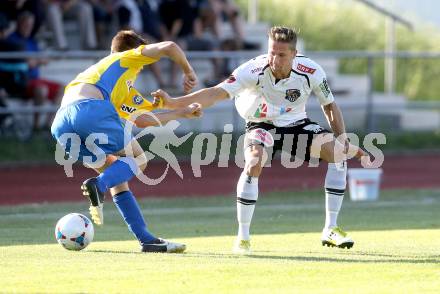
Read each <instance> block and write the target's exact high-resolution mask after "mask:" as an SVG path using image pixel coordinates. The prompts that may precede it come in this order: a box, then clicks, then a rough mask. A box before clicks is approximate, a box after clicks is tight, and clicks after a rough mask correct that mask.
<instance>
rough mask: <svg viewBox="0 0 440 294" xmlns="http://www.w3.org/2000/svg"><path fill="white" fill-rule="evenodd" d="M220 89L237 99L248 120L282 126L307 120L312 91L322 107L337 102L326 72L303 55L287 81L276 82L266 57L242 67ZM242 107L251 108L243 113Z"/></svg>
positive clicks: (295, 62)
mask: <svg viewBox="0 0 440 294" xmlns="http://www.w3.org/2000/svg"><path fill="white" fill-rule="evenodd" d="M219 86H220V87H221V88H222V89H224V90H225V91H226V92H228V93H229V97H231V98H235V99H236V100H237V101H236V105H237V110H239V113H240V114H241V115H242V116H243V113H246V114H245V119H246V120H247V121H254V122H261V121H266V122H267V121H269V122H271V123H273V124H274V125H275V126H278V127H282V126H286V125H288V124H291V123H294V122H296V121H298V120H301V119H304V118H306V117H307V114H306V109H305V106H306V103H307V99H308V98H309V96H310V94H311V93H312V91H313V93H314V94H315V95H316V96H317V97H318V99H319V102H320V104H321V105H327V104H329V103H332V102H333V101H334V97H333V94H332V92H331V90H330V88H329V86H328V83H327V80H326V76H325V72H324V70H323V69H322V68H321V66H319V65H318V64H317V63H316V62H314V61H313V60H311V59H309V58H308V57H305V56H303V55H297V56H296V57H295V59H294V61H293V65H292V71H291V72H290V76H289V77H288V78H286V79H282V80H278V81H276V79H275V77H274V76H273V74H272V72H271V70H270V68H269V61H268V58H267V54H265V55H260V56H258V57H256V58H254V59H251V60H249V61H248V62H246V63H244V64H242V65H241V66H239V67H238V68H237V69H235V70H234V72H233V73H232V75H231V76H230V77H229V78H228V79H227V80H225V81H224V82H222V83H221V84H220V85H219ZM240 105H249V108H248V109H246V111H241V112H240V110H241V109H239V108H240V107H241V106H240ZM251 105H252V106H251Z"/></svg>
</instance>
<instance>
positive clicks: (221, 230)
mask: <svg viewBox="0 0 440 294" xmlns="http://www.w3.org/2000/svg"><path fill="white" fill-rule="evenodd" d="M346 198H347V199H346V201H345V203H344V207H343V210H342V212H341V214H340V217H339V223H340V225H341V226H342V227H343V228H344V229H346V230H347V231H348V232H349V233H350V234H351V236H352V237H353V239H354V240H355V242H356V243H355V246H354V247H353V248H352V249H350V250H346V249H345V250H344V249H336V248H327V247H322V246H321V242H320V231H321V229H322V225H323V222H324V201H323V199H324V197H323V193H322V192H321V191H309V192H278V193H263V195H261V196H260V199H259V202H258V204H257V208H256V212H255V216H254V222H253V226H252V229H251V230H252V233H253V235H252V247H253V252H254V254H253V255H251V256H236V255H233V254H232V253H231V248H232V244H233V241H234V236H235V233H236V220H235V219H236V216H235V199H234V197H232V196H231V197H227V196H218V197H210V198H173V199H159V198H153V199H146V200H142V201H141V206H142V209H143V212H144V215H145V217H146V218H147V220H148V223H149V227H150V229H151V230H152V231H153V232H154V233H156V234H157V235H158V236H160V237H164V238H168V239H172V240H176V241H181V242H184V243H186V244H187V248H188V249H187V252H186V253H184V254H142V253H140V252H139V246H138V244H137V242H136V241H135V240H134V239H133V237H132V236H131V235H130V234H129V232H128V230H127V229H126V227H125V224H124V223H123V221H122V219H121V217H120V216H119V215H118V213H117V211H116V209H115V208H114V206H113V204H112V203H111V201H108V200H107V203H106V205H105V206H104V213H105V225H104V226H103V227H97V226H95V240H94V242H93V243H92V244H91V245H90V246H89V247H88V248H87V249H85V250H84V251H80V252H70V251H67V250H65V249H63V248H62V247H61V246H59V245H58V244H57V243H56V241H55V239H54V232H53V231H54V225H55V223H56V222H57V220H58V219H59V218H60V217H61V216H63V215H65V214H67V213H70V212H80V213H84V214H86V215H87V213H86V211H87V206H88V205H87V203H86V202H85V201H84V202H80V203H67V204H44V205H27V206H13V207H0V224H1V226H0V293H399V294H400V293H440V191H439V190H421V191H416V190H400V191H383V192H382V194H381V197H380V200H379V201H377V202H370V203H368V202H367V203H365V202H364V203H358V202H350V201H349V200H348V197H346Z"/></svg>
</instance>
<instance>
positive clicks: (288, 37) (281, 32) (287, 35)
mask: <svg viewBox="0 0 440 294" xmlns="http://www.w3.org/2000/svg"><path fill="white" fill-rule="evenodd" d="M268 35H269V38H270V39H271V40H273V41H276V42H283V43H289V44H290V45H291V48H292V50H295V49H296V41H297V33H296V30H295V29H290V28H288V27H282V26H274V27H271V28H270V30H269V33H268Z"/></svg>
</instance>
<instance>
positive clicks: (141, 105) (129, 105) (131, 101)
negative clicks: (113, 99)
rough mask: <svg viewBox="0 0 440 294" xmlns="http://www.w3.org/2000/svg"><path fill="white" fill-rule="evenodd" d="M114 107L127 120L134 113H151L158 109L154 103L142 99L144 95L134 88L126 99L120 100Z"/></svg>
mask: <svg viewBox="0 0 440 294" xmlns="http://www.w3.org/2000/svg"><path fill="white" fill-rule="evenodd" d="M113 105H114V106H115V109H116V112H117V113H118V114H119V116H120V117H121V118H123V119H127V120H128V119H129V117H130V115H132V114H134V113H138V112H144V111H148V112H150V111H152V110H154V109H157V108H158V106H154V105H153V103H151V102H150V101H148V100H147V99H145V98H144V97H142V95H141V94H140V93H139V92H138V91H137V90H136V89H135V88H133V87H131V89H130V92H129V93H128V96H127V98H126V99H124V100H118V102H117V103H114V104H113Z"/></svg>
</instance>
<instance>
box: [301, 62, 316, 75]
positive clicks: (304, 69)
mask: <svg viewBox="0 0 440 294" xmlns="http://www.w3.org/2000/svg"><path fill="white" fill-rule="evenodd" d="M296 68H297V69H298V70H299V71H302V72H305V73H309V74H314V73H315V71H316V68H311V67H308V66H305V65H303V64H301V63H298V65H297V66H296Z"/></svg>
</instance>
